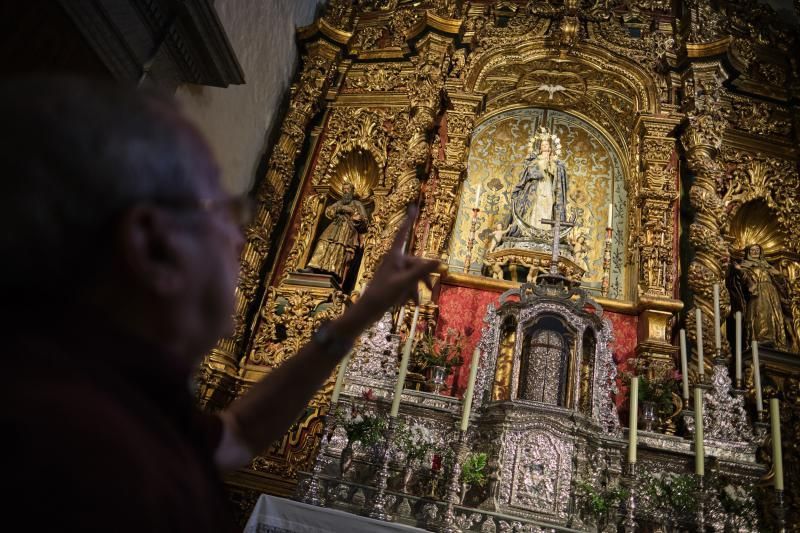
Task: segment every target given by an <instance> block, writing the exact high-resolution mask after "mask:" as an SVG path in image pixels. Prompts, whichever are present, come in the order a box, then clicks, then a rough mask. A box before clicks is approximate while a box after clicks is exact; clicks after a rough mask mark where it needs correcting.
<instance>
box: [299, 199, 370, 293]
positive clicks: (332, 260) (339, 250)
mask: <svg viewBox="0 0 800 533" xmlns="http://www.w3.org/2000/svg"><path fill="white" fill-rule="evenodd" d="M325 216H326V217H328V218H330V219H331V223H330V224H329V225H328V227H327V228H325V229H324V230H323V231H322V234H321V235H320V236H319V240H318V241H317V245H316V247H315V248H314V253H313V254H312V256H311V259H309V261H308V265H306V268H307V269H309V270H316V271H319V272H327V273H329V274H333V275H334V276H336V278H337V279H338V280H339V281H343V280H344V277H345V275H346V273H347V268H348V267H349V266H350V262H351V261H352V260H353V257H354V256H355V251H356V249H357V248H358V247H359V246H360V239H361V236H360V234H361V233H364V232H365V231H366V228H367V211H366V209H365V208H364V204H362V203H361V202H360V201H359V200H357V199H356V198H355V189H354V187H353V184H351V183H345V184H344V186H343V187H342V199H341V200H339V201H337V202H334V203H333V204H332V205H330V206H329V207H328V208H327V209H325Z"/></svg>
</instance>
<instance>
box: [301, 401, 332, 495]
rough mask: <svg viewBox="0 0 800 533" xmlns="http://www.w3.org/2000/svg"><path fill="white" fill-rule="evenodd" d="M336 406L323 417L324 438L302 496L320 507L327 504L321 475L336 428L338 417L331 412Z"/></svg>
mask: <svg viewBox="0 0 800 533" xmlns="http://www.w3.org/2000/svg"><path fill="white" fill-rule="evenodd" d="M336 406H337V404H333V405H331V406H330V409H328V412H327V413H325V416H324V417H323V418H322V438H320V441H319V451H318V452H317V458H316V461H314V468H313V470H312V471H311V479H310V481H309V483H308V487H307V489H306V492H305V494H303V497H302V501H303V503H308V504H310V505H316V506H318V507H324V506H325V497H324V491H323V489H322V483H321V481H320V478H319V477H320V474H322V469H323V468H325V454H326V452H327V451H328V444H329V443H330V440H331V437H332V436H333V431H334V430H335V429H336V424H335V422H336V418H335V417H334V416H332V415H331V413H335V412H336Z"/></svg>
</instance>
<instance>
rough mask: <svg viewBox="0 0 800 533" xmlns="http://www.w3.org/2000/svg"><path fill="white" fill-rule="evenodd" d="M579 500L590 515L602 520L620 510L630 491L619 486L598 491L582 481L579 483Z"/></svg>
mask: <svg viewBox="0 0 800 533" xmlns="http://www.w3.org/2000/svg"><path fill="white" fill-rule="evenodd" d="M578 498H579V499H580V501H581V502H582V504H583V506H584V508H585V509H586V510H587V511H588V512H589V513H590V514H592V515H594V516H595V517H597V518H601V517H605V516H607V515H608V514H609V513H611V512H613V511H614V510H616V509H617V508H619V506H620V504H621V503H622V502H623V501H625V500H626V499H627V498H628V490H627V489H624V488H622V487H619V486H616V487H610V488H600V489H598V488H596V487H594V486H592V485H590V484H589V483H586V482H583V481H581V482H579V483H578Z"/></svg>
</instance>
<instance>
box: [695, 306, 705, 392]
mask: <svg viewBox="0 0 800 533" xmlns="http://www.w3.org/2000/svg"><path fill="white" fill-rule="evenodd" d="M694 317H695V324H696V332H697V373H698V374H699V375H700V376H701V377H702V376H703V375H705V373H706V369H705V363H704V361H703V312H702V311H701V310H700V308H699V307H698V308H697V309H695V314H694Z"/></svg>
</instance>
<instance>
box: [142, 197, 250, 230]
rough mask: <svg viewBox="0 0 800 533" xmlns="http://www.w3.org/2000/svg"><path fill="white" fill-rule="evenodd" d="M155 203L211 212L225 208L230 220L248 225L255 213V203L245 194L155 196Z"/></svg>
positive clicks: (241, 224)
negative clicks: (185, 196)
mask: <svg viewBox="0 0 800 533" xmlns="http://www.w3.org/2000/svg"><path fill="white" fill-rule="evenodd" d="M154 201H155V202H156V203H158V204H161V205H165V206H168V207H172V208H177V209H197V210H200V211H205V212H208V213H210V212H213V211H217V210H219V209H223V210H225V212H226V213H227V214H228V216H230V218H231V220H232V221H233V222H235V223H237V224H238V225H240V226H248V225H250V223H251V222H252V221H253V217H254V216H255V213H256V203H255V200H253V199H252V198H251V197H249V196H247V195H240V196H230V197H226V198H157V199H155V200H154Z"/></svg>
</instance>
